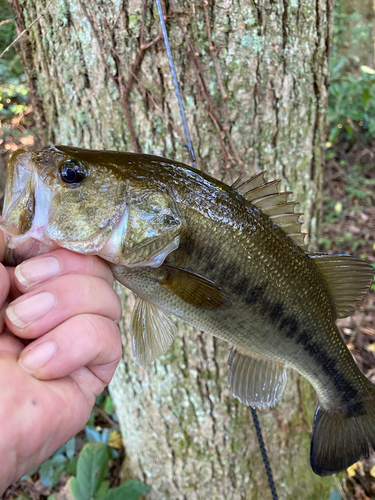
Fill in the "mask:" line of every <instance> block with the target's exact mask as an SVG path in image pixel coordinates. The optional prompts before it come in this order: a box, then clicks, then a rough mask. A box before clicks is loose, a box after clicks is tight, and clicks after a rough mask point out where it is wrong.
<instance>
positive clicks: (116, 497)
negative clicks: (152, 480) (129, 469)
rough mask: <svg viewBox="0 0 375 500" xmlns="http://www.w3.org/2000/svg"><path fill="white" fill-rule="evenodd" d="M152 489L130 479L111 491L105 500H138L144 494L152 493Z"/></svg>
mask: <svg viewBox="0 0 375 500" xmlns="http://www.w3.org/2000/svg"><path fill="white" fill-rule="evenodd" d="M150 489H151V488H150V487H149V486H146V485H145V484H143V483H141V482H139V481H136V480H135V479H130V480H129V481H126V482H125V483H124V484H122V485H121V486H119V487H118V488H112V489H110V490H109V492H108V494H107V496H105V497H104V500H125V499H126V500H138V499H139V498H140V497H141V496H142V495H143V494H144V493H147V492H148V491H150Z"/></svg>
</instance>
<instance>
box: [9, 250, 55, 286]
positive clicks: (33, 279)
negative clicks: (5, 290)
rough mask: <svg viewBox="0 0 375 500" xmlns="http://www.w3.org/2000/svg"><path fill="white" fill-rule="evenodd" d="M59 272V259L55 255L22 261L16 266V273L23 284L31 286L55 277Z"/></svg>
mask: <svg viewBox="0 0 375 500" xmlns="http://www.w3.org/2000/svg"><path fill="white" fill-rule="evenodd" d="M59 272H60V264H59V261H58V260H57V259H56V258H55V257H44V258H42V259H35V260H27V261H25V262H22V264H20V265H19V266H17V267H16V270H15V275H16V278H17V279H18V281H19V282H20V283H21V284H22V285H23V286H25V287H29V286H32V285H36V284H37V283H43V281H47V280H49V279H51V278H54V277H55V276H57V275H58V274H59Z"/></svg>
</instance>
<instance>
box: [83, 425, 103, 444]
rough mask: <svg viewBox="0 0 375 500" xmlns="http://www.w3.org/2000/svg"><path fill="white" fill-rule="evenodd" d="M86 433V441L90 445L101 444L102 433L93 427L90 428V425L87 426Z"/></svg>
mask: <svg viewBox="0 0 375 500" xmlns="http://www.w3.org/2000/svg"><path fill="white" fill-rule="evenodd" d="M85 433H86V439H87V441H88V442H89V443H100V442H101V440H102V436H101V434H100V432H99V431H97V430H96V429H94V428H93V427H89V426H88V425H86V427H85Z"/></svg>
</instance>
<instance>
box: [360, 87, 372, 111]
mask: <svg viewBox="0 0 375 500" xmlns="http://www.w3.org/2000/svg"><path fill="white" fill-rule="evenodd" d="M370 99H371V94H370V91H369V89H364V91H363V92H362V105H363V107H364V108H365V110H366V111H367V110H368V108H369V106H370Z"/></svg>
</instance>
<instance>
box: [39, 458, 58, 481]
mask: <svg viewBox="0 0 375 500" xmlns="http://www.w3.org/2000/svg"><path fill="white" fill-rule="evenodd" d="M53 471H54V468H53V464H52V460H46V461H45V462H44V463H43V464H42V465H41V467H40V470H39V478H40V480H41V481H42V484H43V486H46V487H48V486H51V479H52V474H53Z"/></svg>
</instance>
